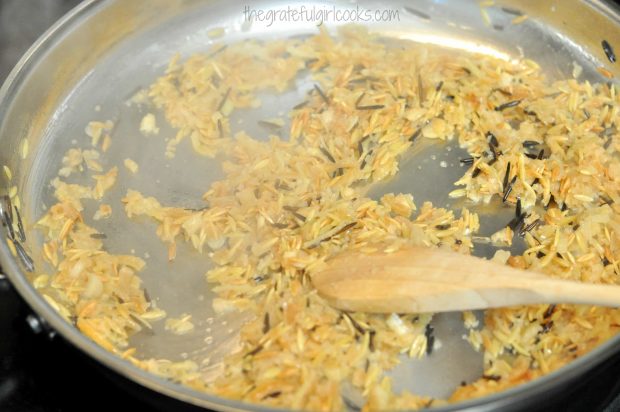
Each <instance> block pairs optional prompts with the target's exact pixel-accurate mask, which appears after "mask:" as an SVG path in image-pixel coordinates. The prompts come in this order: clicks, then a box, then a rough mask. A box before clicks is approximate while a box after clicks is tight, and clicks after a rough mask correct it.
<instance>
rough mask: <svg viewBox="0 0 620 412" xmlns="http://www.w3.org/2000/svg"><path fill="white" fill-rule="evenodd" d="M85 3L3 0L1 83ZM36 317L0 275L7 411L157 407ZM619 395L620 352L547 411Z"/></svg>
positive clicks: (612, 406) (2, 405)
mask: <svg viewBox="0 0 620 412" xmlns="http://www.w3.org/2000/svg"><path fill="white" fill-rule="evenodd" d="M78 3H79V0H0V83H1V82H2V81H3V79H4V78H5V77H6V75H7V74H8V72H9V71H10V69H11V67H12V66H13V65H14V64H15V63H16V62H17V60H18V59H19V57H20V56H21V55H22V54H23V53H24V51H25V50H26V49H27V48H28V47H29V46H30V44H32V43H33V42H34V41H35V40H36V38H37V37H38V36H39V35H40V34H41V33H43V31H45V30H46V29H47V27H49V25H51V24H52V23H53V22H54V21H55V20H56V19H58V18H59V17H60V16H62V15H63V14H64V13H66V12H67V11H68V10H69V9H70V8H72V7H74V6H75V5H76V4H78ZM30 314H31V312H30V310H29V309H28V307H27V305H26V304H25V303H24V302H23V301H22V300H21V298H20V297H19V296H18V295H17V293H16V292H15V291H14V290H13V289H12V288H11V286H10V285H9V284H8V282H6V281H3V280H0V411H5V412H49V411H53V412H69V411H71V412H72V411H80V412H81V411H91V410H115V409H119V410H123V411H125V410H130V411H133V410H135V411H147V410H151V409H152V407H151V406H150V403H151V402H149V403H145V402H143V399H145V398H144V396H145V394H138V395H136V394H135V393H134V392H132V393H131V394H130V393H128V392H127V391H126V390H125V389H126V388H125V387H124V386H125V385H127V384H126V383H125V381H123V380H122V379H120V378H117V377H114V376H113V375H109V374H105V373H102V372H101V370H100V368H98V367H95V366H94V364H93V362H92V361H91V360H89V359H87V358H86V357H85V356H84V355H82V354H81V353H79V352H78V351H77V350H76V349H74V348H73V347H71V345H69V344H67V343H66V342H64V341H63V340H62V339H61V338H59V337H55V338H53V339H50V338H49V337H48V334H47V333H39V334H36V333H34V332H33V330H32V328H31V327H30V326H29V325H28V322H27V321H26V319H27V318H28V315H30ZM618 395H620V356H619V357H617V358H615V359H612V360H610V361H608V362H607V363H606V364H605V365H603V366H602V367H600V368H598V369H597V370H595V371H594V372H592V373H591V374H589V375H588V376H587V378H586V379H585V380H584V382H582V384H581V385H580V386H575V387H572V388H570V390H567V391H566V393H565V394H564V396H562V398H561V399H555V400H552V401H551V405H550V406H544V407H543V409H544V410H546V411H574V412H577V411H593V412H596V411H605V412H612V411H614V412H615V411H620V400H619V399H620V398H619V399H616V397H617V396H618ZM146 396H147V397H152V395H149V394H146ZM158 409H160V408H158ZM175 409H176V408H175Z"/></svg>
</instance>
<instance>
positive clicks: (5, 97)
mask: <svg viewBox="0 0 620 412" xmlns="http://www.w3.org/2000/svg"><path fill="white" fill-rule="evenodd" d="M115 1H116V0H84V1H83V2H82V3H81V4H79V5H78V6H77V7H75V8H74V9H72V10H71V11H69V12H68V13H67V14H66V15H65V16H63V17H62V18H61V19H60V20H58V21H57V22H56V23H54V25H52V26H51V27H50V28H49V29H48V30H47V31H46V32H45V33H44V34H43V35H42V36H41V37H39V39H38V40H37V41H36V42H35V43H34V44H33V45H32V46H31V47H30V48H29V49H28V51H27V52H26V53H25V54H24V56H23V57H22V58H21V59H20V60H19V62H18V63H17V65H16V66H15V67H14V68H13V70H12V71H11V72H10V73H9V75H8V77H7V79H6V81H5V82H4V84H3V85H2V87H0V124H1V123H3V119H4V118H5V117H6V114H7V108H8V107H9V106H10V103H11V101H12V99H13V97H14V93H13V92H14V91H15V90H17V89H18V88H19V87H20V85H21V84H22V83H23V81H24V79H26V78H27V75H28V74H29V73H30V72H31V71H32V70H33V69H34V68H35V67H36V66H37V64H38V63H39V62H40V61H41V60H42V59H43V58H44V54H45V53H44V52H45V51H46V46H48V45H58V44H62V43H57V40H58V39H60V38H61V37H62V35H63V34H64V33H65V31H67V30H69V29H71V28H72V27H75V26H77V25H79V24H82V23H83V21H84V19H85V18H86V17H87V16H90V17H93V16H95V15H96V9H97V8H99V7H105V6H106V5H109V4H111V3H113V2H115ZM585 2H586V3H588V4H590V5H591V6H593V7H594V8H596V9H597V11H598V12H599V13H601V14H604V15H605V16H606V17H609V18H611V19H613V20H615V21H620V15H618V9H617V8H616V7H614V5H612V4H609V3H608V2H606V1H605V0H585ZM0 138H1V137H0ZM0 264H1V266H2V269H3V272H4V273H5V274H6V275H7V277H8V279H9V282H10V283H11V284H12V286H13V287H14V288H15V289H16V290H17V292H18V293H19V295H20V296H21V297H22V298H23V299H24V300H25V301H26V303H27V304H28V305H29V306H30V308H31V309H32V310H33V311H34V312H35V313H36V314H37V315H38V316H40V317H41V318H42V319H44V320H45V321H46V322H47V323H48V324H49V325H50V326H51V327H52V328H53V329H54V330H55V331H57V332H58V333H59V334H60V335H61V336H62V337H63V339H64V340H65V341H67V342H69V343H70V344H71V345H72V346H74V347H75V348H77V349H78V350H80V351H81V352H82V353H84V354H86V355H88V356H89V357H91V358H93V359H94V360H96V361H97V362H98V363H99V364H101V365H102V366H104V367H106V368H108V369H110V370H112V371H113V372H115V373H118V374H119V375H121V376H123V377H125V378H127V379H129V380H130V381H133V382H135V383H137V384H139V385H141V386H143V387H145V388H147V389H149V390H153V391H155V392H158V393H161V394H163V395H166V396H168V397H171V398H174V399H177V400H179V401H182V402H186V403H188V404H192V405H195V406H199V407H203V408H210V409H216V410H222V411H247V410H250V411H270V410H274V409H273V408H269V407H265V406H260V405H256V404H250V403H245V402H241V401H236V400H230V399H226V398H221V397H217V396H214V395H210V394H208V393H205V392H200V391H196V390H194V389H191V388H189V387H186V386H183V385H181V384H177V383H173V382H170V381H168V380H165V379H163V378H160V377H157V376H156V375H154V374H152V373H149V372H146V371H144V370H142V369H140V368H138V367H136V366H134V365H133V364H131V363H130V362H128V361H126V360H124V359H122V358H120V357H118V356H117V355H115V354H113V353H111V352H108V351H107V350H105V349H103V348H102V347H100V346H99V345H97V344H96V343H95V342H94V341H91V340H90V339H89V338H87V337H86V336H85V335H83V334H82V333H80V332H79V331H78V330H77V329H75V328H74V327H73V326H72V325H70V324H69V323H68V322H66V321H65V320H64V319H63V318H62V317H61V316H60V314H58V313H57V312H56V311H55V310H54V309H53V308H52V307H51V306H50V305H49V304H48V303H47V302H46V301H45V299H44V298H43V297H42V295H41V294H39V292H37V291H36V289H35V288H34V286H33V285H32V284H31V283H30V282H29V281H28V280H27V277H26V276H25V275H24V273H23V271H22V269H21V268H20V266H19V264H18V263H17V261H16V259H14V257H13V256H12V255H11V253H10V251H9V248H8V245H7V244H6V243H5V242H0ZM619 344H620V335H617V336H615V337H613V338H611V339H609V340H608V341H607V342H605V343H604V344H602V345H600V346H599V347H597V348H595V349H594V350H592V351H591V352H589V353H587V354H586V355H584V356H582V357H580V358H578V359H577V360H574V361H572V362H570V363H569V364H568V365H565V366H563V367H562V368H560V369H557V370H555V371H553V372H551V373H549V374H547V375H545V376H543V377H540V378H537V379H535V380H533V381H531V382H528V383H526V384H522V385H519V386H516V387H513V388H510V389H508V390H505V391H501V392H498V393H495V394H492V395H489V396H485V397H482V398H477V399H471V400H467V401H464V402H460V403H456V404H451V405H448V406H444V407H437V408H433V409H432V410H433V411H437V412H448V411H457V410H468V411H487V410H495V409H497V410H500V409H505V408H508V409H510V407H511V406H514V404H515V403H518V402H519V401H522V400H524V399H526V398H529V397H533V396H540V395H541V394H543V393H545V392H547V391H550V390H553V389H558V388H559V387H561V386H562V385H563V384H565V383H569V382H571V381H573V380H575V379H577V378H579V377H580V376H583V374H585V373H586V372H588V371H590V370H592V369H593V368H595V367H596V366H598V365H600V364H601V363H602V362H604V361H605V360H606V359H608V358H609V357H611V356H612V355H613V354H615V353H617V352H618V351H620V348H619V347H618V346H619ZM280 410H283V409H280Z"/></svg>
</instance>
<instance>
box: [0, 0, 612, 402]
mask: <svg viewBox="0 0 620 412" xmlns="http://www.w3.org/2000/svg"><path fill="white" fill-rule="evenodd" d="M496 3H497V4H496V5H495V6H493V7H489V9H488V10H489V18H490V21H491V24H490V25H487V24H485V21H484V19H482V18H481V14H480V9H479V7H478V4H477V3H476V2H469V1H457V0H454V1H415V2H405V1H401V2H396V1H395V2H387V1H386V2H370V1H369V2H360V5H361V6H363V7H365V8H369V9H393V10H398V11H399V17H400V21H391V22H373V23H368V24H369V25H370V26H371V28H372V29H373V30H376V31H380V32H382V33H383V34H384V35H385V36H386V37H396V38H407V39H411V40H416V41H422V42H430V43H436V44H439V45H443V46H452V47H456V48H460V49H466V50H471V51H477V52H483V53H489V54H494V55H496V56H500V57H507V58H509V57H518V56H519V55H521V53H523V54H524V55H525V56H526V57H528V58H532V59H534V60H536V61H538V62H539V63H540V64H541V65H542V66H543V68H544V69H545V71H546V72H547V73H548V75H549V76H550V77H566V76H567V75H570V73H571V71H572V69H573V61H576V62H577V63H579V64H580V65H581V66H583V67H584V74H583V76H585V77H586V78H590V79H598V80H601V78H600V75H599V73H598V72H597V71H596V68H597V67H600V66H604V67H606V69H607V70H609V71H611V72H614V73H617V72H618V71H617V69H616V66H615V65H614V64H611V63H610V62H609V61H607V60H606V56H605V55H604V53H603V50H602V48H601V45H600V43H601V40H602V39H606V40H607V41H608V42H609V43H610V44H612V45H619V44H620V31H619V30H618V27H619V24H620V20H619V17H618V13H617V10H616V9H615V8H613V7H611V6H610V5H608V4H607V3H605V2H600V1H583V2H582V1H557V2H533V1H523V2H506V3H505V4H500V2H496ZM299 4H301V3H299ZM332 4H333V5H335V6H336V7H340V8H346V7H352V5H354V3H351V2H333V3H329V5H330V6H331V5H332ZM289 5H292V3H283V2H255V3H252V4H251V6H252V7H255V8H257V9H259V8H262V9H268V8H276V7H277V8H280V7H287V6H289ZM317 5H319V6H324V3H321V4H319V3H317ZM245 6H246V5H245V4H240V3H235V2H223V1H197V0H195V1H190V0H186V1H181V0H179V1H164V0H150V1H146V0H144V1H143V0H130V1H90V2H85V3H83V4H82V5H81V6H80V7H78V8H77V9H75V10H74V11H73V12H72V13H70V14H69V15H68V16H67V17H65V18H64V19H63V20H62V21H60V22H59V23H58V24H57V25H55V26H54V27H53V28H52V29H51V30H50V31H48V32H47V33H46V35H44V36H43V37H42V38H41V39H40V40H39V42H37V44H35V45H34V46H33V48H32V49H31V50H30V51H29V52H28V53H27V54H26V56H25V57H24V58H23V59H22V61H21V62H20V63H19V65H18V67H17V68H16V69H15V70H14V71H13V72H12V74H11V75H10V77H9V79H8V80H7V82H6V83H5V84H4V86H3V88H2V89H1V91H0V147H1V148H2V149H1V150H0V164H2V165H7V166H8V168H9V170H10V171H11V173H10V174H11V175H12V176H11V179H10V181H9V179H8V178H7V176H6V174H5V173H4V172H2V173H3V176H2V179H3V180H2V181H0V188H2V189H3V190H6V192H7V193H8V192H9V191H10V188H12V187H13V186H15V187H17V192H18V196H19V199H20V203H21V212H22V216H23V219H24V222H25V224H26V235H27V241H26V242H25V250H26V253H28V255H30V256H31V257H32V259H33V261H34V265H35V267H36V268H37V269H39V268H43V267H44V264H43V263H42V260H41V252H40V248H41V238H40V236H39V235H38V234H37V233H36V231H34V230H33V229H32V223H33V222H35V221H36V220H37V219H38V218H39V217H41V215H42V214H43V213H44V209H43V206H44V205H47V206H49V205H51V204H52V200H51V199H52V198H51V191H50V189H49V187H48V183H49V181H50V179H51V178H52V177H53V176H55V174H56V172H57V169H58V166H59V164H60V159H61V158H62V156H63V154H64V152H65V151H66V150H67V149H68V148H70V147H73V146H74V143H73V140H74V139H75V141H76V144H75V145H76V146H81V145H83V144H84V142H85V140H84V139H85V136H84V131H83V130H84V127H85V125H86V123H88V121H90V120H95V119H99V120H105V119H112V120H114V121H115V123H116V124H117V126H116V128H115V130H114V135H113V137H114V138H115V139H116V140H117V141H119V140H120V139H124V140H123V142H124V144H122V145H118V144H115V145H113V148H112V149H111V152H110V153H108V155H106V159H107V162H109V163H108V164H107V166H111V165H113V164H118V163H121V162H122V160H123V159H124V158H126V157H131V158H133V159H135V160H137V161H140V160H142V161H141V164H142V165H144V166H143V170H142V173H141V174H140V176H142V177H138V179H142V180H138V181H136V180H134V181H133V182H132V186H133V187H140V189H141V190H143V191H144V192H145V193H149V194H150V195H153V196H156V197H157V198H159V199H160V200H162V201H164V202H166V203H168V204H178V205H183V206H188V207H191V206H192V205H193V204H192V202H196V199H198V198H199V194H200V193H202V192H203V191H204V188H205V187H206V186H207V185H208V183H209V181H211V180H214V179H217V178H218V174H217V173H218V172H217V169H216V167H215V163H214V162H209V161H205V159H203V158H199V157H197V156H196V155H195V154H193V153H192V152H191V150H190V149H189V147H181V148H180V150H179V153H178V154H177V160H176V161H174V163H171V162H168V161H167V160H166V159H165V158H164V157H163V153H164V142H163V141H161V140H159V141H158V140H155V139H154V140H151V141H150V142H149V144H148V145H143V144H140V143H139V142H140V140H138V139H132V138H131V136H132V135H133V134H135V133H136V129H137V125H138V124H139V121H140V119H141V117H142V115H143V114H144V113H142V112H140V110H138V109H135V108H127V107H126V106H125V102H126V100H127V98H128V97H129V96H131V95H132V94H133V93H134V92H135V91H136V90H137V89H138V88H139V87H144V86H147V85H148V84H149V83H150V82H151V81H152V80H153V79H155V77H156V76H158V75H159V74H161V72H162V71H163V69H164V68H165V66H166V64H167V62H168V60H169V59H170V57H171V56H172V55H173V54H174V53H176V52H177V51H180V52H181V53H182V54H183V55H184V56H187V55H189V54H191V53H192V52H196V51H201V50H204V49H205V48H206V47H208V46H209V44H210V42H212V41H213V40H211V39H210V38H209V36H208V32H209V30H210V29H211V28H214V27H226V28H228V33H227V34H226V36H225V37H224V39H223V41H226V42H228V41H234V40H237V39H242V38H244V37H262V38H275V37H279V36H292V35H298V34H303V33H310V32H313V31H315V30H316V28H315V25H316V23H315V22H307V23H303V24H300V23H295V24H292V23H284V22H279V23H277V24H273V25H271V26H269V27H268V26H267V24H260V22H255V23H254V24H252V25H249V24H247V23H245V22H244V14H243V12H244V8H245ZM306 6H308V4H307V3H306ZM502 6H506V7H509V9H502ZM514 9H518V10H520V11H521V12H523V13H526V14H527V15H528V16H530V18H529V19H528V20H527V21H526V22H524V23H522V24H520V25H516V26H515V25H511V24H510V21H511V20H512V19H513V18H514V17H515V15H514V13H511V11H514ZM507 10H508V11H507ZM416 12H417V13H416ZM329 23H330V22H328V24H329ZM331 23H332V24H335V22H331ZM494 26H497V27H494ZM500 26H501V30H500ZM299 99H300V94H299V93H297V92H291V93H289V94H287V95H286V96H285V99H279V100H278V104H277V105H269V104H266V105H264V106H265V108H266V109H264V111H262V112H252V113H244V114H243V116H244V117H245V118H246V119H247V121H246V124H251V123H253V122H252V121H251V120H252V119H259V118H265V117H271V115H273V114H274V113H275V112H278V111H280V110H284V109H286V108H287V107H291V106H292V105H294V104H296V103H297V102H298V101H299ZM274 101H275V100H274ZM98 106H99V107H100V110H97V107H98ZM248 129H249V128H248ZM165 132H166V130H165V129H164V130H162V133H165ZM168 132H170V133H171V132H172V131H171V130H168ZM24 139H27V140H28V147H29V149H28V155H27V156H25V159H22V154H23V153H22V152H23V141H24ZM433 150H434V149H433V148H429V149H428V150H425V151H424V152H423V153H420V156H419V157H416V158H415V159H413V160H412V162H411V163H410V164H409V165H408V166H407V167H406V168H405V170H404V171H403V173H402V174H401V179H402V180H401V179H399V180H397V181H395V182H392V183H390V184H389V185H388V186H386V187H383V188H381V189H380V190H384V191H388V190H389V191H392V190H404V189H403V181H407V180H409V179H407V176H408V173H410V174H411V173H413V170H415V167H416V165H417V163H416V162H418V161H419V162H423V161H424V159H427V158H429V157H430V156H433V155H436V154H437V153H434V152H433ZM437 150H439V149H437ZM453 156H454V158H458V154H457V152H456V150H455V151H454V155H453ZM180 159H182V162H181V161H179V160H180ZM167 164H169V165H170V167H166V165H167ZM181 164H182V167H180V166H179V165H181ZM425 170H426V171H427V173H429V174H430V175H431V176H440V180H439V182H438V181H437V179H435V180H434V183H435V184H433V185H428V184H426V183H425V182H426V181H428V180H427V179H415V180H413V181H414V183H413V185H409V186H408V187H407V190H410V191H412V192H413V193H415V194H416V198H418V199H429V200H433V201H434V202H435V203H439V204H441V202H443V203H445V202H446V201H447V197H446V196H445V194H446V193H447V192H448V191H449V187H450V185H451V183H452V182H453V181H454V180H455V179H456V177H457V176H458V175H459V174H460V173H461V172H462V171H461V170H459V169H458V168H454V169H452V168H450V169H448V170H447V171H446V170H443V169H442V170H440V169H437V170H433V169H431V168H426V169H425ZM438 172H441V173H438ZM197 176H200V179H198V178H197ZM119 183H120V184H119V185H117V187H116V188H115V191H114V193H113V194H112V201H113V202H116V203H117V204H118V201H119V199H120V197H121V196H122V195H123V194H124V193H125V191H126V189H127V188H128V187H127V186H126V185H125V184H124V183H123V179H122V178H121V179H119ZM438 183H439V184H438ZM91 207H94V205H91ZM90 212H92V210H89V211H87V214H90ZM500 220H501V221H505V220H506V219H504V218H502V217H501V216H497V221H500ZM489 225H493V223H492V221H491V222H490V223H489ZM100 228H101V230H102V231H105V233H106V234H108V236H109V238H110V242H109V247H110V250H111V251H127V250H130V249H135V253H136V254H137V255H144V253H145V252H148V253H149V255H150V256H151V258H150V260H149V262H148V263H149V267H152V268H155V269H154V270H150V271H149V277H148V278H145V279H144V281H145V284H146V287H147V289H148V290H149V293H150V294H151V296H152V297H154V298H158V302H159V304H160V306H162V307H165V308H167V309H168V310H169V311H170V312H172V313H173V314H180V313H182V312H188V313H192V314H194V318H196V319H203V323H202V324H197V329H198V330H199V331H200V332H199V333H196V334H195V335H192V336H191V337H190V338H187V337H185V338H183V339H175V338H172V337H170V336H168V335H166V334H165V333H158V330H155V334H154V335H152V336H149V335H139V336H136V337H135V341H134V343H135V344H136V345H137V347H138V348H139V350H140V353H141V354H142V355H143V356H158V357H166V358H171V359H180V357H181V354H184V353H185V354H187V356H188V357H199V356H202V355H204V354H205V353H206V352H209V351H214V350H215V349H214V348H220V349H218V350H219V352H215V353H216V354H215V355H214V356H218V353H219V354H220V355H221V353H222V352H223V351H225V349H226V344H227V342H229V338H230V337H231V336H232V335H234V332H235V328H236V326H237V325H238V322H240V321H241V319H238V318H234V317H233V318H218V319H215V318H214V316H213V313H211V312H209V311H210V309H208V308H209V305H205V304H204V303H203V302H204V301H208V300H209V298H210V296H211V295H210V293H209V290H208V289H207V285H206V283H205V282H204V280H203V276H202V274H203V271H204V268H201V267H196V266H195V265H193V264H192V254H191V251H190V250H189V249H187V250H180V251H179V259H178V260H177V263H176V264H175V265H174V266H168V263H167V262H166V261H165V259H159V260H158V258H157V257H158V256H165V251H164V250H163V246H162V245H161V242H159V240H157V239H156V238H155V237H154V236H153V235H152V234H151V233H152V232H153V231H152V230H149V231H145V230H144V228H143V227H141V226H137V225H135V223H132V222H130V221H129V220H126V219H125V218H124V217H123V215H122V214H121V213H115V214H114V215H113V218H112V219H111V220H109V221H107V222H106V224H105V226H101V227H100ZM2 234H3V235H5V233H4V232H2ZM2 237H3V238H4V237H5V236H2ZM0 258H1V262H2V267H3V268H4V270H5V271H6V272H7V275H8V276H9V278H10V280H11V282H12V283H13V284H14V286H15V287H16V288H17V289H18V291H19V292H20V293H21V294H22V296H23V297H24V298H25V299H26V300H27V301H28V303H29V304H30V305H31V306H32V307H33V309H34V310H35V311H36V312H37V313H38V314H39V315H41V316H42V318H43V319H45V320H46V321H47V322H48V323H49V324H50V325H51V327H52V328H54V329H55V330H57V331H58V332H59V333H60V334H61V335H62V336H63V337H65V338H66V339H67V340H69V341H70V342H72V343H73V344H75V345H76V346H77V347H78V348H80V349H81V350H83V351H85V352H86V353H87V354H89V355H90V356H92V357H93V358H95V359H96V360H98V361H99V362H100V363H102V364H104V365H106V366H108V367H110V368H112V369H114V370H115V371H117V372H119V373H121V374H122V375H125V376H127V377H129V378H130V379H131V380H134V381H136V382H138V383H140V384H143V385H144V386H147V387H149V388H151V389H153V390H156V391H158V392H161V393H164V394H167V395H170V396H172V397H174V398H178V399H180V400H182V401H186V402H189V403H192V404H197V405H201V406H205V407H210V408H212V409H222V410H239V409H243V410H247V409H250V410H260V409H261V408H257V407H255V406H249V405H244V404H239V403H236V402H233V401H228V400H222V399H217V398H213V397H211V396H208V395H205V394H200V393H196V392H194V391H191V390H189V389H187V388H184V387H180V386H178V385H175V384H173V383H170V382H167V381H163V380H160V379H158V378H156V377H154V376H152V375H149V374H147V373H144V372H142V371H140V370H137V369H135V368H133V367H131V366H130V365H129V364H127V363H125V362H123V361H122V360H120V359H118V358H116V357H115V356H113V355H111V354H109V353H108V352H106V351H104V350H103V349H101V348H99V347H97V346H96V345H94V344H93V343H92V342H91V341H89V340H88V339H86V338H85V337H84V336H82V335H81V334H79V333H78V332H77V330H75V329H74V328H73V327H72V326H71V325H69V324H68V323H66V322H64V321H63V320H62V319H61V318H60V317H59V316H58V315H57V314H56V313H55V312H54V311H53V310H52V309H51V307H50V306H49V305H48V304H47V303H45V301H44V300H43V299H42V297H41V296H40V294H39V293H38V292H36V291H35V290H34V289H33V288H32V286H31V285H30V281H31V280H32V277H31V276H30V275H29V274H28V273H27V272H26V266H25V265H24V264H23V263H24V262H22V260H23V259H19V258H15V257H13V256H12V255H11V253H10V252H9V250H8V248H7V245H6V243H4V242H0ZM171 271H174V273H175V277H174V279H171V277H170V276H169V272H171ZM200 296H202V299H200ZM235 322H236V323H235ZM437 322H438V323H437V329H438V332H440V333H442V334H443V336H444V337H443V338H442V339H443V340H444V341H445V342H446V346H449V345H448V343H449V342H453V343H454V345H453V347H452V349H450V348H449V347H446V348H444V349H445V352H443V353H444V355H443V356H439V355H436V356H435V357H433V358H429V359H427V360H424V361H423V362H421V363H419V364H413V365H411V368H414V369H417V370H418V371H422V372H423V373H425V374H427V375H428V376H429V379H428V380H427V382H426V383H427V385H424V386H413V389H416V390H418V391H422V392H427V393H429V394H431V395H435V396H440V395H441V394H442V393H443V394H445V393H446V391H447V392H449V391H450V390H451V389H453V388H454V386H455V385H456V384H458V382H460V380H462V379H466V378H468V377H475V375H476V373H480V369H479V368H480V359H479V358H478V357H477V356H476V355H475V354H474V353H473V352H468V348H467V347H464V346H463V345H461V344H460V335H461V333H462V332H461V331H460V330H459V329H458V324H459V322H458V320H456V319H451V318H441V319H439V320H438V321H437ZM208 330H211V331H209V332H208ZM214 331H217V333H215V332H214ZM209 336H210V337H211V338H212V341H213V343H212V346H210V347H206V346H205V345H204V340H205V338H207V337H209ZM617 344H618V341H617V339H614V340H613V341H611V342H609V343H607V344H606V345H603V346H602V347H601V348H599V349H598V350H596V351H594V352H592V353H591V354H590V355H588V356H585V357H583V358H581V359H579V360H577V361H575V362H574V363H572V364H571V365H569V366H567V367H566V368H563V369H562V370H561V371H559V372H557V373H554V374H551V375H549V376H547V377H545V378H542V379H539V380H537V381H535V382H532V383H530V384H527V385H524V386H522V387H519V388H515V389H513V390H510V391H506V392H504V393H500V394H497V395H493V396H490V397H488V398H484V399H481V400H477V401H470V402H467V403H464V404H461V405H458V406H455V407H460V408H467V407H469V408H474V409H476V410H486V409H498V408H502V409H506V408H515V407H517V406H518V405H519V402H520V401H522V400H523V399H525V398H526V397H531V398H535V395H536V394H537V393H538V394H540V393H541V392H543V391H546V390H550V389H551V388H555V389H558V388H560V387H561V385H562V384H564V385H566V384H567V382H568V380H569V379H570V378H575V379H577V378H578V377H580V376H583V374H585V373H586V372H587V370H588V369H590V368H592V367H594V366H595V365H596V364H597V363H599V362H603V361H604V360H605V359H606V358H608V357H609V356H611V355H612V354H613V353H615V346H617ZM440 354H441V353H440ZM398 373H401V374H402V375H401V376H402V377H404V378H405V379H400V381H401V382H404V383H405V384H404V386H409V384H411V382H408V381H407V379H406V377H407V376H408V375H407V374H408V373H409V370H408V369H405V370H400V371H399V372H398ZM416 385H419V383H418V384H416Z"/></svg>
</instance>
